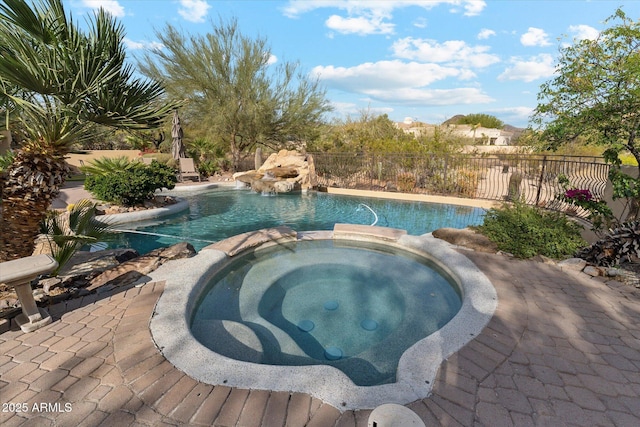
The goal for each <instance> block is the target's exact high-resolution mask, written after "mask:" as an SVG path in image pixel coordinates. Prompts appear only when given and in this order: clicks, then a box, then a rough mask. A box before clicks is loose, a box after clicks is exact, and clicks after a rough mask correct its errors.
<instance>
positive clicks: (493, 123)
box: [456, 114, 504, 139]
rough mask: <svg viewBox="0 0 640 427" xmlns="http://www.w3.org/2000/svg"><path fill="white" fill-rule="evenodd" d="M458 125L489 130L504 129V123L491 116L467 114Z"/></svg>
mask: <svg viewBox="0 0 640 427" xmlns="http://www.w3.org/2000/svg"><path fill="white" fill-rule="evenodd" d="M456 124H460V125H472V126H475V127H476V129H477V128H478V127H483V128H488V129H502V128H503V127H504V123H503V122H502V121H501V120H500V119H498V118H497V117H495V116H492V115H490V114H467V115H466V116H464V117H461V118H460V119H459V120H458V121H457V122H456ZM474 139H475V137H474Z"/></svg>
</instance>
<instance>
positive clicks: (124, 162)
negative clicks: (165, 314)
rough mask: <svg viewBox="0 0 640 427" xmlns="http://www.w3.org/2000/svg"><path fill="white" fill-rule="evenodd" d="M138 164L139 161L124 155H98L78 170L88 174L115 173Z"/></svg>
mask: <svg viewBox="0 0 640 427" xmlns="http://www.w3.org/2000/svg"><path fill="white" fill-rule="evenodd" d="M138 166H140V163H139V162H132V161H131V160H129V159H128V158H127V157H125V156H120V157H104V156H103V157H100V158H98V159H94V160H89V161H87V164H86V165H84V166H80V170H81V171H82V172H83V173H85V174H88V175H107V174H116V173H121V172H123V171H127V170H130V169H134V168H136V167H138Z"/></svg>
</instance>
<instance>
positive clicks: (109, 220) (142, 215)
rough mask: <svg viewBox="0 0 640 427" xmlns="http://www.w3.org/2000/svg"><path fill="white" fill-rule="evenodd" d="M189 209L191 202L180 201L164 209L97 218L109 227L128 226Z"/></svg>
mask: <svg viewBox="0 0 640 427" xmlns="http://www.w3.org/2000/svg"><path fill="white" fill-rule="evenodd" d="M187 209H189V202H187V201H186V200H178V202H177V203H174V204H173V205H169V206H165V207H163V208H155V209H146V210H143V211H136V212H125V213H119V214H111V215H101V216H99V217H97V219H99V220H100V221H101V222H104V223H106V224H109V225H119V224H126V223H129V222H138V221H146V220H148V219H155V218H162V217H165V216H169V215H173V214H174V213H178V212H182V211H185V210H187Z"/></svg>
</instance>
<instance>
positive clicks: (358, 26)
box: [325, 15, 394, 35]
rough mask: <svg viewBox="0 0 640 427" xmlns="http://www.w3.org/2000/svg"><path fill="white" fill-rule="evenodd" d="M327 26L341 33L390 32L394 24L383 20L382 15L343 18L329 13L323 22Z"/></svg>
mask: <svg viewBox="0 0 640 427" xmlns="http://www.w3.org/2000/svg"><path fill="white" fill-rule="evenodd" d="M325 24H326V25H327V27H328V28H330V29H332V30H335V31H337V32H339V33H342V34H352V33H355V34H359V35H366V34H392V33H393V29H394V25H393V24H390V23H388V22H383V21H382V17H365V16H359V17H355V18H343V17H341V16H338V15H331V16H330V17H329V19H327V21H326V22H325Z"/></svg>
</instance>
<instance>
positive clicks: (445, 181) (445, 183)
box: [442, 154, 449, 193]
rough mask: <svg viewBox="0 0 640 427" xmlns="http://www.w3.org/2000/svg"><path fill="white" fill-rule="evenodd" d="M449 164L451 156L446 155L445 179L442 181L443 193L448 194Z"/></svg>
mask: <svg viewBox="0 0 640 427" xmlns="http://www.w3.org/2000/svg"><path fill="white" fill-rule="evenodd" d="M448 164H449V155H448V154H445V155H444V177H443V179H442V184H443V188H442V191H443V192H445V193H446V191H447V166H448Z"/></svg>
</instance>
